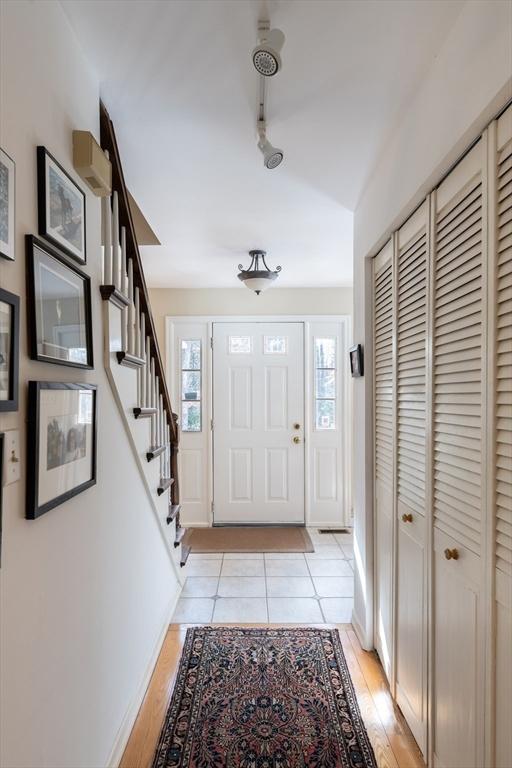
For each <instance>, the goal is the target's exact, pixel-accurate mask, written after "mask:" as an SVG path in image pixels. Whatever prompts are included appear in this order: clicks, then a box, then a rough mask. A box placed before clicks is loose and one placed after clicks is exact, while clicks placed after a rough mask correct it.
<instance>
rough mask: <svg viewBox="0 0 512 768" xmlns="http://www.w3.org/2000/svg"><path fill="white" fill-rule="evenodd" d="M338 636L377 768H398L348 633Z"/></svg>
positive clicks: (343, 632)
mask: <svg viewBox="0 0 512 768" xmlns="http://www.w3.org/2000/svg"><path fill="white" fill-rule="evenodd" d="M339 635H340V638H341V645H342V648H343V653H344V654H345V658H346V660H347V665H348V669H349V672H350V677H351V678H352V683H353V684H354V689H355V692H356V696H357V702H358V704H359V709H360V710H361V715H362V717H363V720H364V724H365V726H366V730H367V731H368V736H369V738H370V742H371V745H372V747H373V751H374V752H375V758H376V760H377V765H378V766H379V768H399V765H398V763H397V761H396V758H395V754H394V752H393V749H392V747H391V744H390V743H389V739H388V737H387V734H386V731H385V729H384V726H383V724H382V722H381V720H380V717H379V713H378V711H377V707H376V706H375V702H374V700H373V697H372V695H371V693H370V691H369V689H368V686H367V684H366V680H365V677H364V675H363V671H362V669H361V667H360V665H359V663H358V660H357V657H356V654H355V652H354V648H353V647H352V643H351V642H350V639H349V637H348V633H347V632H346V631H344V630H342V631H340V632H339Z"/></svg>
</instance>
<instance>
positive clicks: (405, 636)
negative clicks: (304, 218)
mask: <svg viewBox="0 0 512 768" xmlns="http://www.w3.org/2000/svg"><path fill="white" fill-rule="evenodd" d="M427 223H428V205H427V203H426V202H425V203H423V205H422V206H421V207H420V208H419V209H418V210H417V211H416V212H415V213H414V214H413V216H411V218H410V219H409V220H408V221H407V222H406V223H405V224H404V225H403V226H402V227H401V229H400V230H399V232H398V237H397V268H396V283H397V289H396V290H397V302H396V303H397V309H396V348H397V368H396V379H397V477H396V483H397V507H396V508H397V516H398V520H397V601H396V606H397V607H396V613H397V615H396V697H397V702H398V704H399V706H400V708H401V710H402V712H403V713H404V716H405V718H406V720H407V722H408V723H409V726H410V728H411V730H412V732H413V734H414V737H415V739H416V741H417V742H418V745H419V746H420V749H421V750H422V751H423V752H425V747H426V715H427V708H426V694H427V642H426V641H427V637H426V629H427V624H426V620H427V599H426V598H427V592H426V556H425V448H426V446H425V402H426V400H425V391H426V358H425V355H426V330H427V326H426V322H427Z"/></svg>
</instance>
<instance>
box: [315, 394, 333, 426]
mask: <svg viewBox="0 0 512 768" xmlns="http://www.w3.org/2000/svg"><path fill="white" fill-rule="evenodd" d="M316 428H317V429H335V428H336V422H335V403H334V400H317V401H316Z"/></svg>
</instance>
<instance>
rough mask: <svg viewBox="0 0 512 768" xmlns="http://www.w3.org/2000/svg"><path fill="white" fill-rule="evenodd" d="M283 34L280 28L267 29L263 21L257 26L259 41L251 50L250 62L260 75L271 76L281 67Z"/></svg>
mask: <svg viewBox="0 0 512 768" xmlns="http://www.w3.org/2000/svg"><path fill="white" fill-rule="evenodd" d="M283 45H284V34H283V33H282V32H281V30H280V29H268V23H267V24H265V23H264V22H263V23H261V24H260V27H259V41H258V45H257V46H256V48H254V50H253V52H252V62H253V64H254V66H255V68H256V70H257V72H259V73H260V75H263V76H264V77H272V75H276V74H277V73H278V72H279V70H280V69H281V56H280V53H281V48H282V47H283Z"/></svg>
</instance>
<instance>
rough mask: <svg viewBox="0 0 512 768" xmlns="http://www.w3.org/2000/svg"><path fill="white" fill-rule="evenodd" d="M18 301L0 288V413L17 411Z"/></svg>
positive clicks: (11, 294)
mask: <svg viewBox="0 0 512 768" xmlns="http://www.w3.org/2000/svg"><path fill="white" fill-rule="evenodd" d="M19 311H20V300H19V297H18V296H15V295H14V294H13V293H10V292H9V291H5V290H4V289H3V288H0V411H17V410H18V379H19V327H20V319H19Z"/></svg>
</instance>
